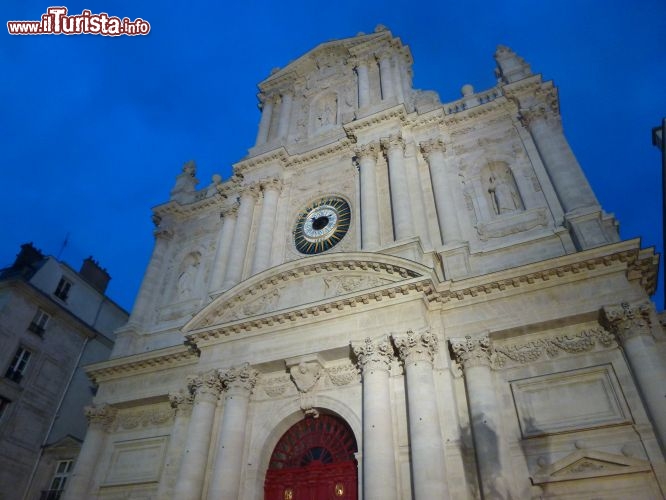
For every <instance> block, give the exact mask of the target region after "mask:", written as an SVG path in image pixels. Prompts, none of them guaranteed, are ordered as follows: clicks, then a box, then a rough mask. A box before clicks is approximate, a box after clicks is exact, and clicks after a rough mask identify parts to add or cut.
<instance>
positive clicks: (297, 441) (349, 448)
mask: <svg viewBox="0 0 666 500" xmlns="http://www.w3.org/2000/svg"><path fill="white" fill-rule="evenodd" d="M357 450H358V448H357V446H356V439H355V438H354V434H353V433H352V430H351V429H350V428H349V426H348V425H347V424H346V423H345V422H344V421H342V420H341V419H339V418H336V417H333V416H331V415H320V416H319V417H317V418H312V417H308V418H305V419H303V420H301V421H300V422H297V423H296V424H294V425H293V426H292V427H291V428H290V429H289V430H288V431H287V432H286V433H285V434H284V435H283V436H282V438H280V441H278V444H277V445H276V446H275V449H274V450H273V454H272V455H271V461H270V463H269V465H268V471H267V472H266V482H265V483H264V494H265V498H266V500H329V499H330V500H340V499H343V500H356V499H357V491H356V489H357V484H358V473H357V467H356V459H355V458H354V453H356V451H357Z"/></svg>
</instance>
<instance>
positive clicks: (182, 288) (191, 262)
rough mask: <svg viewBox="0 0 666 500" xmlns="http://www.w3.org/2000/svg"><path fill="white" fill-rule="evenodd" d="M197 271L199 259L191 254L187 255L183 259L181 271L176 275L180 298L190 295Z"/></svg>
mask: <svg viewBox="0 0 666 500" xmlns="http://www.w3.org/2000/svg"><path fill="white" fill-rule="evenodd" d="M198 271H199V259H198V258H197V256H195V255H193V254H190V255H188V256H187V258H186V259H185V261H184V266H183V271H182V272H181V273H180V275H179V276H178V285H177V289H178V296H179V297H180V298H187V297H189V296H190V295H192V291H193V289H194V283H195V280H196V277H197V272H198Z"/></svg>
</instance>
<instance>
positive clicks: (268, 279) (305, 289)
mask: <svg viewBox="0 0 666 500" xmlns="http://www.w3.org/2000/svg"><path fill="white" fill-rule="evenodd" d="M423 279H433V280H434V271H433V270H432V269H430V268H428V267H425V266H423V265H421V264H418V263H416V262H413V261H409V260H406V259H403V258H401V257H395V256H391V255H383V254H373V253H338V254H335V255H320V256H316V257H309V258H306V259H300V260H298V261H293V262H288V263H286V264H282V265H280V266H277V267H274V268H272V269H268V270H266V271H264V272H262V273H259V274H257V275H255V276H252V277H251V278H249V279H248V280H245V281H243V282H241V283H239V284H238V285H236V286H235V287H233V288H231V289H230V290H227V291H226V292H224V293H223V294H222V295H220V296H219V297H217V298H216V299H215V300H214V301H213V302H211V303H210V304H208V305H207V306H206V307H205V308H204V309H202V310H201V311H200V312H199V313H198V314H197V315H195V316H194V318H192V320H191V321H190V322H189V323H187V324H186V325H185V326H184V328H183V331H184V332H185V333H187V332H191V331H193V330H198V329H201V328H207V327H211V326H221V325H225V324H229V323H236V322H239V321H243V320H245V319H251V318H254V317H265V316H267V315H268V316H270V315H272V314H278V313H280V312H284V311H290V310H294V309H299V308H312V307H315V306H316V307H321V308H323V309H324V310H325V309H326V307H327V304H328V303H333V302H336V301H339V300H340V299H343V298H351V297H355V296H358V295H363V294H367V293H368V292H371V291H372V292H377V291H381V290H382V289H385V288H392V287H394V286H396V285H401V284H408V283H412V284H413V283H414V282H418V281H422V280H423Z"/></svg>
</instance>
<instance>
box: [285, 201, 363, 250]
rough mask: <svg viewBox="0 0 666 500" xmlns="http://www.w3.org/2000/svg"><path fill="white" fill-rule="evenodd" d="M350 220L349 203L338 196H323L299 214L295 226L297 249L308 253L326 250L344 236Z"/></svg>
mask: <svg viewBox="0 0 666 500" xmlns="http://www.w3.org/2000/svg"><path fill="white" fill-rule="evenodd" d="M350 222H351V210H350V208H349V203H347V202H346V201H345V200H343V199H342V198H339V197H337V196H332V197H329V198H322V199H320V200H318V201H316V202H314V203H312V204H311V205H310V206H308V207H307V208H305V209H304V210H303V211H302V212H301V213H300V215H299V216H298V220H297V221H296V226H295V228H294V243H295V244H296V249H297V250H298V251H299V252H301V253H304V254H306V255H314V254H317V253H321V252H325V251H326V250H328V249H329V248H332V247H333V246H335V245H336V244H337V243H338V242H339V241H340V240H342V238H344V236H345V234H347V231H348V230H349V224H350Z"/></svg>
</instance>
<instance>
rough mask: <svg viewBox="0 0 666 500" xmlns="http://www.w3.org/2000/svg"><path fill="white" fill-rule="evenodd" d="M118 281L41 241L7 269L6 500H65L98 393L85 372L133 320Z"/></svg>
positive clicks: (3, 319)
mask: <svg viewBox="0 0 666 500" xmlns="http://www.w3.org/2000/svg"><path fill="white" fill-rule="evenodd" d="M109 279H110V276H109V274H108V273H107V272H106V271H105V270H104V269H102V268H101V267H100V266H99V265H98V264H97V262H95V261H94V260H93V259H92V258H88V259H86V260H85V261H84V262H83V265H82V267H81V269H80V270H79V271H78V272H77V271H75V270H74V269H72V268H71V267H69V266H68V265H67V264H65V263H64V262H62V261H59V260H58V259H56V258H54V257H51V256H45V255H43V254H42V253H41V252H40V251H39V250H38V249H36V248H35V247H34V246H33V245H32V244H31V243H28V244H25V245H22V246H21V251H20V252H19V254H18V255H17V257H16V260H15V262H14V263H13V264H12V265H11V266H10V267H7V268H5V269H2V270H0V370H1V372H0V375H1V376H2V378H0V461H1V463H2V467H0V498H3V499H7V500H10V499H17V498H28V499H37V498H40V499H44V500H46V499H49V500H57V498H59V496H60V494H61V493H62V490H63V488H64V487H65V485H66V483H67V479H68V477H69V474H70V473H71V470H72V465H73V463H74V461H75V460H76V457H77V455H78V453H79V450H80V448H81V442H82V441H83V437H84V436H85V432H86V420H85V416H84V415H83V408H84V407H85V406H86V405H89V404H90V403H91V401H92V398H93V394H94V392H95V390H96V388H95V387H94V386H93V384H92V383H91V382H90V380H89V379H88V378H87V377H86V374H85V372H84V371H83V370H82V368H81V367H82V366H84V365H87V364H90V363H95V362H98V361H102V360H106V359H108V357H109V355H110V353H111V350H112V348H113V338H114V334H113V332H114V330H116V329H117V328H119V327H120V326H122V325H123V324H124V323H125V322H126V321H127V318H128V313H127V312H126V311H124V310H123V309H122V308H121V307H120V306H118V305H117V304H115V303H114V302H113V301H112V300H110V299H109V298H108V297H107V296H106V295H105V290H106V287H107V284H108V282H109Z"/></svg>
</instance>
